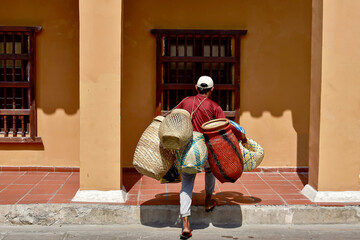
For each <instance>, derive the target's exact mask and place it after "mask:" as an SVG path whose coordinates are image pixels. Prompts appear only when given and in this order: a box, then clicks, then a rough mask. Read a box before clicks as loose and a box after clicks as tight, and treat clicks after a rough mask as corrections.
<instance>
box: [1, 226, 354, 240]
mask: <svg viewBox="0 0 360 240" xmlns="http://www.w3.org/2000/svg"><path fill="white" fill-rule="evenodd" d="M179 234H180V229H179V228H172V227H162V228H161V227H150V226H143V225H106V226H105V225H103V226H101V225H100V226H99V225H96V226H92V225H71V226H70V225H67V226H49V227H47V226H4V225H3V226H0V240H23V239H34V240H45V239H46V240H50V239H51V240H70V239H71V240H116V239H179ZM191 239H193V240H195V239H201V240H205V239H209V240H212V239H223V240H238V239H239V240H240V239H251V240H252V239H291V240H295V239H299V240H300V239H324V240H332V239H343V240H347V239H360V226H359V225H296V226H295V225H293V226H288V225H283V226H279V225H249V226H241V227H237V228H217V227H213V226H208V227H206V228H201V227H196V228H195V229H194V230H193V237H192V238H191Z"/></svg>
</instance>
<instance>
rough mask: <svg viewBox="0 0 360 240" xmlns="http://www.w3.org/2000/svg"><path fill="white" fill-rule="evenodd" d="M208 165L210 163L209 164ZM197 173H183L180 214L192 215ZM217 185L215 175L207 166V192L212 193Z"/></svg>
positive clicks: (184, 215) (183, 215)
mask: <svg viewBox="0 0 360 240" xmlns="http://www.w3.org/2000/svg"><path fill="white" fill-rule="evenodd" d="M207 165H208V164H207ZM195 177H196V174H188V173H184V172H183V173H182V185H181V191H180V215H181V216H182V217H187V216H190V214H191V202H192V192H193V189H194V181H195ZM214 187H215V176H214V174H213V173H212V172H211V169H210V168H205V192H206V194H212V193H213V192H214Z"/></svg>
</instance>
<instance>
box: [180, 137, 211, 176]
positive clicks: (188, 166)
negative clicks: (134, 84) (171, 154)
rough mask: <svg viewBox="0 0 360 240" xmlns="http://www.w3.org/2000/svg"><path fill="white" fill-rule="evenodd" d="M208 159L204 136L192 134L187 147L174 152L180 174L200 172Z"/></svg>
mask: <svg viewBox="0 0 360 240" xmlns="http://www.w3.org/2000/svg"><path fill="white" fill-rule="evenodd" d="M207 158H208V149H207V147H206V143H205V137H204V134H202V133H199V132H194V133H193V138H192V139H191V140H190V142H189V143H188V145H186V146H185V147H183V148H181V149H180V150H178V151H176V159H177V160H178V163H179V168H180V170H181V171H182V172H186V173H189V174H195V173H199V172H201V171H202V169H203V168H204V165H205V163H206V160H207Z"/></svg>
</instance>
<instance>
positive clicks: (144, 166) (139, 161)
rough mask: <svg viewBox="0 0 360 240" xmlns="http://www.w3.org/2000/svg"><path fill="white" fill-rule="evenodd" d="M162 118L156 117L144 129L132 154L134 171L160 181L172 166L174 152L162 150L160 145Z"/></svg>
mask: <svg viewBox="0 0 360 240" xmlns="http://www.w3.org/2000/svg"><path fill="white" fill-rule="evenodd" d="M163 119H164V117H162V116H157V117H156V118H154V120H153V122H152V123H151V124H150V125H149V126H148V127H147V128H146V129H145V131H144V133H143V134H142V136H141V138H140V140H139V142H138V144H137V146H136V149H135V153H134V158H133V165H134V167H135V168H136V170H137V171H138V172H139V173H141V174H144V175H146V176H149V177H151V178H155V179H157V180H160V179H161V178H162V177H163V176H164V175H165V174H166V173H167V171H168V170H169V169H170V167H171V166H172V165H173V163H174V161H175V159H176V157H175V151H169V150H167V149H164V148H163V147H162V146H161V145H160V139H159V128H160V124H161V122H162V121H163Z"/></svg>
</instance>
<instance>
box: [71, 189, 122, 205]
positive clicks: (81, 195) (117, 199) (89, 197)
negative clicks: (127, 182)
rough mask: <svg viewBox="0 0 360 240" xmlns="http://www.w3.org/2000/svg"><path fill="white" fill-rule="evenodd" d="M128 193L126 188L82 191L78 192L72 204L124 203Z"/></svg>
mask: <svg viewBox="0 0 360 240" xmlns="http://www.w3.org/2000/svg"><path fill="white" fill-rule="evenodd" d="M126 198H127V193H126V190H125V188H124V187H123V189H122V190H113V191H97V190H82V191H80V190H79V191H77V193H76V194H75V196H74V198H73V199H72V202H101V203H124V202H126Z"/></svg>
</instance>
